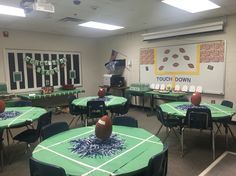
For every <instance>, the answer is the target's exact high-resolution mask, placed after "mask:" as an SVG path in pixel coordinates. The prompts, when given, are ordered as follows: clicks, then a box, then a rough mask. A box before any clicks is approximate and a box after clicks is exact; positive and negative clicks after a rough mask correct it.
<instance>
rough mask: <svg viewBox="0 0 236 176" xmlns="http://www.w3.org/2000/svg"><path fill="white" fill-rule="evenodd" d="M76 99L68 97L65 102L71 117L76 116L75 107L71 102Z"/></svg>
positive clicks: (71, 96) (73, 96) (72, 96)
mask: <svg viewBox="0 0 236 176" xmlns="http://www.w3.org/2000/svg"><path fill="white" fill-rule="evenodd" d="M74 99H76V96H75V95H69V96H68V97H67V102H68V107H69V112H70V114H72V115H76V106H75V105H73V104H72V102H73V100H74Z"/></svg>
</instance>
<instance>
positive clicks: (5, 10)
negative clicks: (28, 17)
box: [0, 5, 25, 17]
mask: <svg viewBox="0 0 236 176" xmlns="http://www.w3.org/2000/svg"><path fill="white" fill-rule="evenodd" d="M0 14H3V15H12V16H19V17H25V12H24V10H23V9H21V8H16V7H11V6H5V5H0Z"/></svg>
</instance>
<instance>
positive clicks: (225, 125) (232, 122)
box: [219, 100, 236, 142]
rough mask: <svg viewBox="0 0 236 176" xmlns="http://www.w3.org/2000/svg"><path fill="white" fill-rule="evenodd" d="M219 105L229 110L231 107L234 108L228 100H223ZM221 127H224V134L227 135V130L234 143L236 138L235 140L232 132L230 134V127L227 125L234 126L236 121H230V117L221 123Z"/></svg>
mask: <svg viewBox="0 0 236 176" xmlns="http://www.w3.org/2000/svg"><path fill="white" fill-rule="evenodd" d="M221 105H223V106H226V107H229V108H233V106H234V104H233V102H231V101H228V100H223V101H222V102H221ZM223 125H224V127H225V130H226V133H228V130H229V132H230V134H231V136H232V137H233V139H234V140H235V141H236V138H235V136H234V134H233V132H232V130H231V128H230V126H229V125H236V121H234V120H232V117H229V118H228V119H226V120H225V121H223ZM219 127H220V126H219ZM226 142H228V141H226Z"/></svg>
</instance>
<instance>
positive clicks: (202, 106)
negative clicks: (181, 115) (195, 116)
mask: <svg viewBox="0 0 236 176" xmlns="http://www.w3.org/2000/svg"><path fill="white" fill-rule="evenodd" d="M188 108H207V106H205V105H200V106H194V105H179V106H176V109H180V110H182V111H187V110H188Z"/></svg>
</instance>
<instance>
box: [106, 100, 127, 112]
mask: <svg viewBox="0 0 236 176" xmlns="http://www.w3.org/2000/svg"><path fill="white" fill-rule="evenodd" d="M129 106H130V100H129V99H127V101H126V103H125V104H124V105H116V106H112V107H110V111H111V113H116V114H120V115H124V114H127V113H128V111H129Z"/></svg>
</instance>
